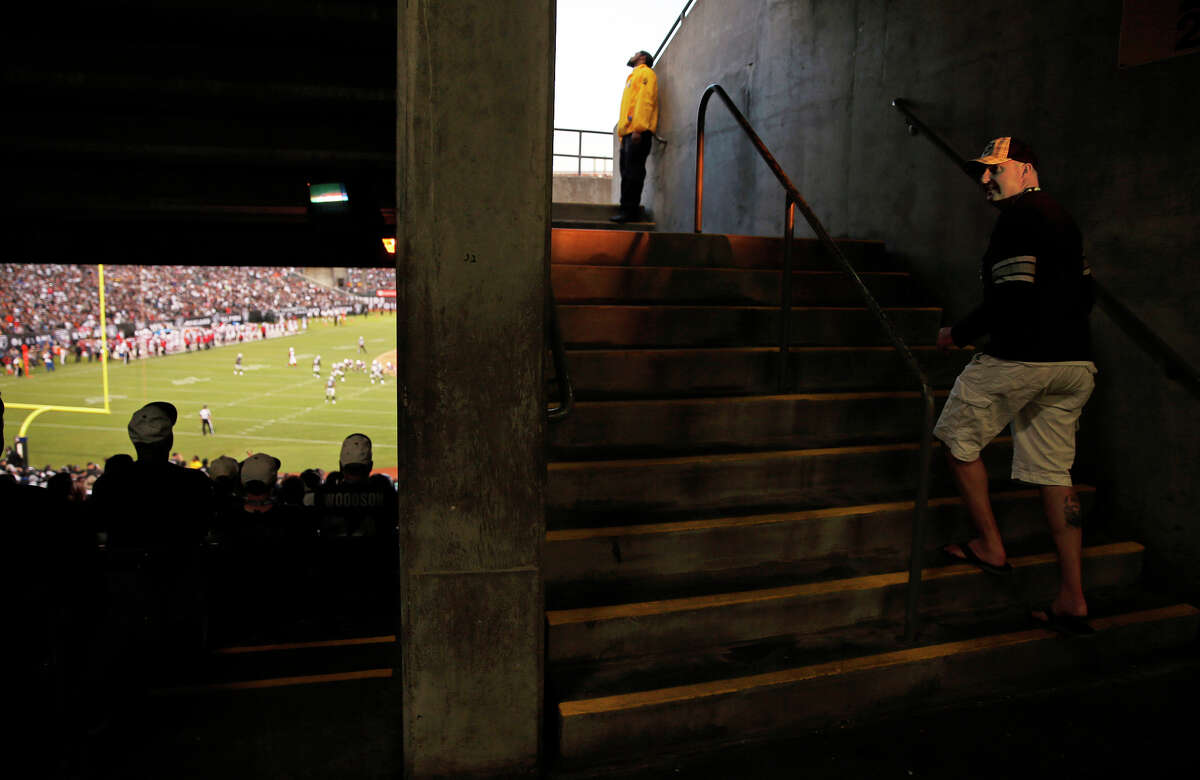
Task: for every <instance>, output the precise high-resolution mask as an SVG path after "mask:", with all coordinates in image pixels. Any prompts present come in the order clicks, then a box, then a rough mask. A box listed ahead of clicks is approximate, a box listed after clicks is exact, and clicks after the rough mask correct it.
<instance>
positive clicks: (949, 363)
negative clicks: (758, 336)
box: [567, 345, 974, 400]
mask: <svg viewBox="0 0 1200 780" xmlns="http://www.w3.org/2000/svg"><path fill="white" fill-rule="evenodd" d="M910 349H911V350H912V353H913V355H914V356H915V357H916V359H917V360H918V361H919V362H920V363H921V366H922V367H923V368H924V370H925V371H926V373H927V375H928V377H929V381H930V382H931V383H932V384H933V386H934V387H949V386H950V385H952V384H953V383H954V379H955V377H957V376H958V373H959V372H960V371H962V368H963V366H965V365H966V363H967V361H969V360H970V359H971V357H972V355H973V354H974V352H973V351H971V350H965V349H963V350H953V351H950V352H940V351H938V350H937V349H935V348H934V347H933V346H931V345H918V346H913V345H910ZM778 355H779V350H778V349H777V348H772V347H715V348H705V349H687V348H680V349H599V350H569V351H568V352H567V365H568V369H569V370H570V372H571V381H572V382H573V384H574V386H575V392H576V397H577V398H579V400H591V399H602V398H631V397H638V398H664V397H680V396H684V397H687V396H714V395H750V394H756V395H762V394H767V393H774V392H776V391H777V379H776V361H777V359H778ZM788 360H789V365H790V371H791V376H792V383H793V386H792V389H793V390H794V391H795V392H816V391H821V392H832V391H862V390H895V389H911V388H913V387H915V386H916V382H915V380H914V379H913V377H912V374H910V373H909V371H908V369H907V367H906V365H905V363H904V361H903V360H902V359H901V358H900V357H899V355H898V354H897V353H896V350H895V349H893V348H891V347H796V348H793V349H791V350H790V351H789V357H788Z"/></svg>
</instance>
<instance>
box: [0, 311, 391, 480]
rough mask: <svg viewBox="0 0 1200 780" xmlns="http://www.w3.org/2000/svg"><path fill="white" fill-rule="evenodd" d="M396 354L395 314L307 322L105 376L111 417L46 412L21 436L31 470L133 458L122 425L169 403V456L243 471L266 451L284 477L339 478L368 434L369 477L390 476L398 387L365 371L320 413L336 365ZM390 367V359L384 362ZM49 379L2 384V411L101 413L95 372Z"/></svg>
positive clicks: (17, 414)
mask: <svg viewBox="0 0 1200 780" xmlns="http://www.w3.org/2000/svg"><path fill="white" fill-rule="evenodd" d="M359 336H363V337H364V338H365V339H366V348H367V354H365V355H362V354H360V353H359V352H358V337H359ZM290 346H294V347H295V348H296V358H297V365H296V367H295V368H289V367H288V364H287V355H288V347H290ZM395 349H396V317H395V315H394V314H388V315H383V316H380V315H379V314H372V315H370V316H365V317H350V318H347V320H346V324H345V325H340V326H336V327H335V326H333V325H328V324H325V323H323V322H315V321H310V322H309V327H308V330H307V331H305V332H302V333H301V334H300V335H297V336H285V337H282V338H276V339H268V340H265V341H252V342H247V343H243V344H240V345H229V346H224V347H214V348H213V349H211V350H206V351H203V352H191V353H186V352H185V353H180V354H174V355H168V356H165V357H158V358H150V359H146V360H131V361H130V362H129V365H124V364H123V363H121V362H119V361H113V362H112V363H111V364H110V365H109V370H108V377H109V398H110V405H111V409H112V414H111V415H99V414H85V413H76V412H57V411H51V412H44V413H42V414H41V415H39V416H38V417H37V418H36V419H35V420H34V421H33V423H32V424H31V425H30V428H29V430H28V432H27V434H26V435H27V436H28V437H29V451H30V454H31V456H32V457H31V460H32V461H33V465H36V466H39V467H41V466H44V465H47V464H49V465H50V466H53V467H55V468H58V467H61V466H65V465H67V464H75V465H79V466H83V465H84V464H86V463H87V462H88V461H96V462H98V463H101V464H103V462H104V459H105V458H107V457H109V456H110V455H113V454H115V453H118V452H127V453H129V454H131V455H132V454H133V445H132V444H131V443H130V441H129V435H128V433H127V432H126V427H125V426H126V425H127V424H128V423H129V418H130V416H131V415H132V414H133V412H134V411H136V410H137V409H138V408H140V407H141V406H142V405H143V404H145V403H147V402H149V401H170V402H171V403H173V404H175V406H176V408H178V409H179V421H178V422H177V423H176V425H175V446H174V451H177V452H178V453H179V454H180V455H182V456H183V457H185V458H188V459H190V458H191V457H192V455H199V456H200V457H201V458H208V459H209V460H212V459H213V458H216V457H218V456H220V455H229V456H231V457H233V458H236V459H238V460H243V459H244V458H245V457H246V455H247V454H248V453H253V452H266V453H268V454H270V455H274V456H275V457H277V458H279V459H280V460H281V461H282V462H283V466H282V469H281V470H282V471H285V472H293V473H294V472H298V471H301V470H303V469H306V468H321V469H325V470H326V471H329V470H332V469H336V468H337V465H338V463H337V461H338V453H339V451H340V449H341V443H342V439H344V438H345V437H346V436H348V435H349V434H351V433H356V432H357V433H365V434H366V435H368V436H370V437H371V441H372V442H373V444H374V456H375V467H376V468H388V467H394V466H395V465H396V463H397V459H396V430H397V424H396V420H397V412H396V410H397V405H396V394H397V384H396V380H395V377H392V376H387V377H386V382H387V383H386V384H384V385H380V384H378V383H377V384H375V385H372V384H371V383H370V380H369V379H368V374H367V372H362V373H359V372H358V371H348V372H347V373H346V378H345V381H344V382H339V383H338V385H337V404H336V405H332V404H327V403H326V402H325V379H326V378H327V377H328V376H329V369H330V367H331V366H332V365H333V363H334V362H335V361H338V360H341V359H343V358H347V357H348V358H359V357H361V358H363V359H364V360H365V361H366V363H367V365H368V368H369V366H370V363H371V360H372V359H373V358H376V357H379V356H381V355H384V354H385V353H388V352H391V351H393V350H395ZM239 351H240V352H242V354H243V356H244V357H243V359H242V364H243V366H244V367H245V369H246V373H245V374H244V375H242V376H234V373H233V362H234V358H235V357H236V355H237V353H238V352H239ZM314 354H319V355H320V356H321V373H322V376H321V378H320V379H317V378H315V377H313V374H312V358H313V355H314ZM388 359H390V360H391V361H392V363H393V364H395V363H396V362H397V361H396V359H395V358H394V357H390V358H388ZM70 361H71V362H69V363H68V364H67V365H66V366H60V367H59V368H58V370H56V371H54V372H52V373H51V372H46V371H45V369H44V368H42V369H40V370H35V373H34V374H33V375H32V376H29V377H25V378H20V379H18V378H16V377H11V376H3V375H0V392H3V394H4V401H5V403H6V404H12V403H27V404H53V405H59V406H88V407H96V408H103V407H104V397H103V390H102V382H101V372H100V363H99V362H93V363H87V362H83V363H79V364H76V363H75V362H74V357H72V358H71V359H70ZM201 404H208V408H209V409H211V410H212V413H213V426H214V428H215V429H216V433H215V435H212V436H201V435H200V417H199V411H200V406H201ZM30 413H31V412H30V411H29V410H26V409H13V408H11V407H10V408H8V409H7V410H6V412H5V415H4V418H5V419H4V428H5V437H6V438H7V439H8V441H7V442H6V443H5V444H6V446H7V445H9V444H11V443H12V439H13V437H14V436H15V435H16V434H17V432H18V431H19V430H20V428H21V424H22V423H23V422H24V420H25V417H26V416H27V415H29V414H30Z"/></svg>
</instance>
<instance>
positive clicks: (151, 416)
mask: <svg viewBox="0 0 1200 780" xmlns="http://www.w3.org/2000/svg"><path fill="white" fill-rule="evenodd" d="M177 419H179V413H178V412H177V411H176V410H175V407H174V406H173V405H172V404H169V403H167V402H166V401H151V402H150V403H148V404H146V405H145V406H143V407H142V408H141V409H138V410H137V411H136V412H134V413H133V416H132V417H130V418H129V440H130V441H132V442H133V443H134V444H160V443H162V442H164V441H169V440H170V439H171V429H172V428H173V427H175V420H177Z"/></svg>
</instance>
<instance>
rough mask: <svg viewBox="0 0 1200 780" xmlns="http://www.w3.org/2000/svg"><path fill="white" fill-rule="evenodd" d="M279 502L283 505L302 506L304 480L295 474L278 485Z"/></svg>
mask: <svg viewBox="0 0 1200 780" xmlns="http://www.w3.org/2000/svg"><path fill="white" fill-rule="evenodd" d="M279 502H280V503H281V504H283V505H285V506H304V480H302V479H300V477H298V476H296V475H295V474H293V475H291V476H290V477H287V478H286V479H284V480H283V482H281V483H280V485H279Z"/></svg>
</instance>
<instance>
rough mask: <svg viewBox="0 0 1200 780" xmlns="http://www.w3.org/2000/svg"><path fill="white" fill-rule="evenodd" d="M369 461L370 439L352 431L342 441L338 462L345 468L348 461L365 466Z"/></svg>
mask: <svg viewBox="0 0 1200 780" xmlns="http://www.w3.org/2000/svg"><path fill="white" fill-rule="evenodd" d="M370 462H371V440H370V439H369V438H368V437H367V436H366V435H365V434H361V433H352V434H350V435H349V436H347V437H346V439H345V441H343V442H342V454H341V456H340V457H339V458H338V463H339V464H341V466H342V468H345V467H346V465H347V464H350V463H361V464H362V465H364V466H366V465H367V464H369V463H370Z"/></svg>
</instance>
